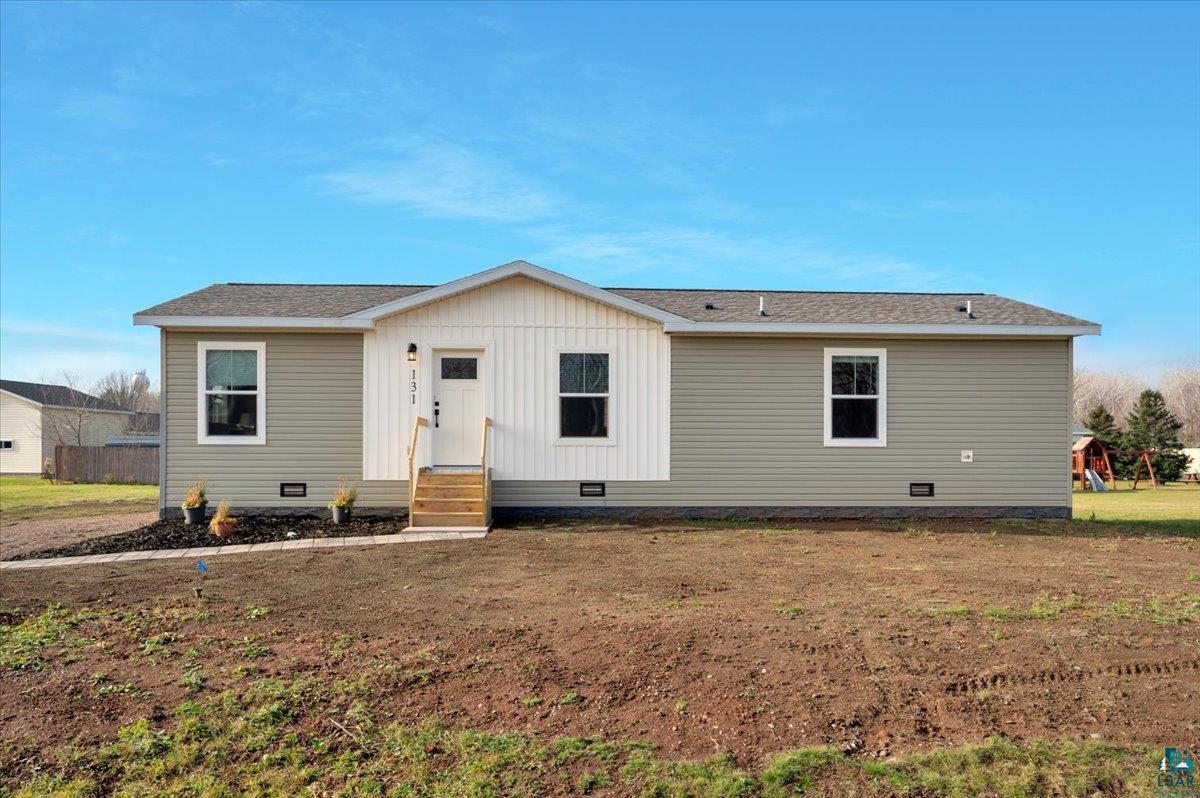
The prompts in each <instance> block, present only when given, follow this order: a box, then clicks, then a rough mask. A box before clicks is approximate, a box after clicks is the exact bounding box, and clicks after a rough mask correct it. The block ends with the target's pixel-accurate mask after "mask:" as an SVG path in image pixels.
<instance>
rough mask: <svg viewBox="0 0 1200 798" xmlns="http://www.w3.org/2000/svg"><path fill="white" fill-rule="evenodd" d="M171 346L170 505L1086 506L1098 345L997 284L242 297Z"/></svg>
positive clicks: (519, 510)
mask: <svg viewBox="0 0 1200 798" xmlns="http://www.w3.org/2000/svg"><path fill="white" fill-rule="evenodd" d="M134 323H135V324H141V325H153V326H157V327H159V328H160V330H161V333H160V334H161V342H162V377H161V379H162V390H163V407H162V411H163V416H162V423H161V432H162V438H161V444H162V455H163V456H162V457H161V458H160V461H161V465H160V468H161V469H162V475H161V476H162V478H161V497H160V503H161V508H162V511H163V513H164V514H171V513H177V512H178V507H179V503H180V500H181V499H182V498H183V494H184V492H185V491H186V489H187V487H188V486H189V485H190V484H191V483H193V482H194V481H196V480H198V479H203V480H205V482H206V483H207V485H208V492H209V495H210V496H211V497H213V498H214V499H227V500H229V501H230V502H231V503H232V504H233V505H234V506H235V507H236V508H237V509H238V510H240V511H242V512H252V511H259V510H263V511H265V510H270V511H283V510H287V511H306V510H311V511H315V510H317V509H318V508H322V507H324V505H325V504H326V502H327V501H328V500H329V497H330V495H331V493H332V492H333V491H334V489H335V488H336V486H337V483H338V480H339V478H342V477H344V478H347V479H349V480H351V481H353V482H355V483H357V484H358V486H359V490H360V493H359V505H358V506H359V507H360V508H361V509H364V510H376V511H380V512H383V511H393V512H405V511H407V510H408V508H409V507H410V506H412V508H413V513H412V518H413V523H414V524H415V525H418V526H479V525H486V524H487V523H488V522H490V520H491V517H492V515H493V514H494V515H495V516H496V517H503V516H512V515H551V516H557V515H581V514H596V515H603V514H612V515H626V516H627V515H645V516H742V517H746V516H794V517H887V516H990V517H996V516H1014V517H1055V518H1061V517H1069V515H1070V512H1071V473H1070V458H1069V456H1068V453H1069V451H1070V447H1071V435H1072V431H1071V412H1070V407H1071V381H1072V346H1073V340H1074V338H1075V336H1079V335H1096V334H1098V333H1099V332H1100V328H1099V326H1098V325H1097V324H1094V323H1092V322H1090V321H1084V320H1082V319H1078V318H1074V317H1072V316H1067V315H1064V314H1062V313H1057V312H1054V311H1051V310H1046V309H1044V308H1040V307H1036V306H1033V305H1029V304H1026V303H1023V302H1018V301H1015V300H1012V299H1007V298H1004V297H1001V296H996V295H992V294H944V293H877V292H864V293H830V292H814V291H746V290H701V289H651V288H599V287H596V286H593V285H590V284H588V283H585V282H581V281H579V280H576V279H572V278H570V277H567V276H564V275H561V274H558V273H555V272H553V271H549V270H547V269H543V268H540V267H538V266H534V265H532V264H529V263H526V262H523V261H517V262H514V263H509V264H506V265H504V266H500V267H497V268H494V269H490V270H488V271H483V272H480V273H478V274H474V275H471V276H468V277H465V278H462V279H458V280H454V281H451V282H446V283H443V284H440V285H294V284H287V285H279V284H270V285H268V284H218V285H212V286H209V287H208V288H203V289H201V290H199V291H196V292H194V293H191V294H187V295H185V296H182V297H179V298H177V299H172V300H170V301H168V302H165V303H163V304H160V305H157V306H155V307H152V308H149V309H147V310H144V311H142V312H140V313H138V314H136V315H135V316H134Z"/></svg>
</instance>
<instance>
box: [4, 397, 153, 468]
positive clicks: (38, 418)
mask: <svg viewBox="0 0 1200 798" xmlns="http://www.w3.org/2000/svg"><path fill="white" fill-rule="evenodd" d="M135 415H136V414H135V413H133V412H132V411H129V410H126V409H125V408H123V407H120V406H118V405H115V404H113V403H112V402H106V401H105V400H103V399H100V398H98V397H95V396H92V395H91V394H88V393H84V392H83V391H77V390H75V389H74V388H71V387H68V386H66V385H46V384H44V383H40V382H21V381H19V380H0V474H10V475H29V476H32V475H36V474H41V473H42V472H43V471H45V470H47V468H46V464H47V462H49V463H53V462H54V447H55V446H56V445H58V444H66V445H69V446H103V445H104V444H105V441H106V440H107V439H108V437H109V436H111V435H121V434H124V433H125V432H126V431H127V430H128V429H129V426H130V423H131V420H132V419H133V417H134V416H135Z"/></svg>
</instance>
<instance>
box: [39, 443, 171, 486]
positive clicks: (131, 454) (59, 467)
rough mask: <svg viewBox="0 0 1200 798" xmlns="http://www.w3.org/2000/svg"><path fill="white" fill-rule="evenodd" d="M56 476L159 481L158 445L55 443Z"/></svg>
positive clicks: (124, 482) (69, 479)
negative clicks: (64, 444)
mask: <svg viewBox="0 0 1200 798" xmlns="http://www.w3.org/2000/svg"><path fill="white" fill-rule="evenodd" d="M54 478H55V479H58V480H60V481H62V482H115V483H118V484H121V485H128V484H138V485H155V484H157V483H158V447H157V446H61V445H60V446H55V447H54Z"/></svg>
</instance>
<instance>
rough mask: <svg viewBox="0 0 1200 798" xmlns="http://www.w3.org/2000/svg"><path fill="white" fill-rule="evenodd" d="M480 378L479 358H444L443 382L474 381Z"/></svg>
mask: <svg viewBox="0 0 1200 798" xmlns="http://www.w3.org/2000/svg"><path fill="white" fill-rule="evenodd" d="M478 378H479V358H477V357H444V358H442V379H443V380H474V379H478Z"/></svg>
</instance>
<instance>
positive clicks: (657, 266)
mask: <svg viewBox="0 0 1200 798" xmlns="http://www.w3.org/2000/svg"><path fill="white" fill-rule="evenodd" d="M530 232H531V234H532V235H534V236H535V237H538V238H541V239H542V240H543V241H545V242H546V244H547V245H548V249H546V250H545V251H544V252H543V253H541V254H540V255H539V256H538V257H540V258H544V260H545V262H546V263H548V264H552V265H557V264H564V263H571V264H574V265H576V266H577V267H579V268H581V269H583V270H585V271H587V272H589V273H590V274H592V275H597V276H599V277H598V278H597V279H602V280H605V281H606V282H610V283H611V278H612V277H613V276H616V275H625V274H632V273H638V272H647V271H653V272H657V273H663V272H674V273H678V274H687V275H689V276H690V277H692V278H693V280H694V279H695V278H697V277H702V278H703V279H708V280H714V279H718V278H721V277H728V276H729V275H731V274H732V275H741V276H744V277H747V278H758V279H762V280H764V281H766V280H770V281H772V282H779V281H780V278H786V282H785V284H786V285H787V286H788V287H794V288H845V287H846V285H847V282H851V283H852V287H853V288H855V289H859V290H869V289H890V290H931V289H935V288H938V287H941V286H943V285H944V284H945V283H946V280H947V275H946V274H945V273H944V272H941V271H938V270H934V269H930V268H928V267H926V266H923V265H921V264H917V263H912V262H910V261H905V260H903V259H900V258H894V257H891V256H888V255H886V254H882V253H873V252H858V253H856V252H850V251H842V250H840V249H839V248H838V247H837V246H836V245H834V244H832V243H830V242H827V241H822V240H819V239H816V238H812V237H805V236H798V235H770V234H763V235H752V234H740V233H729V232H718V231H713V230H705V229H697V228H693V227H683V226H680V227H643V228H639V229H629V230H625V231H623V232H612V233H598V232H581V231H578V230H574V229H571V228H569V227H560V228H542V229H539V230H534V231H530Z"/></svg>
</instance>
